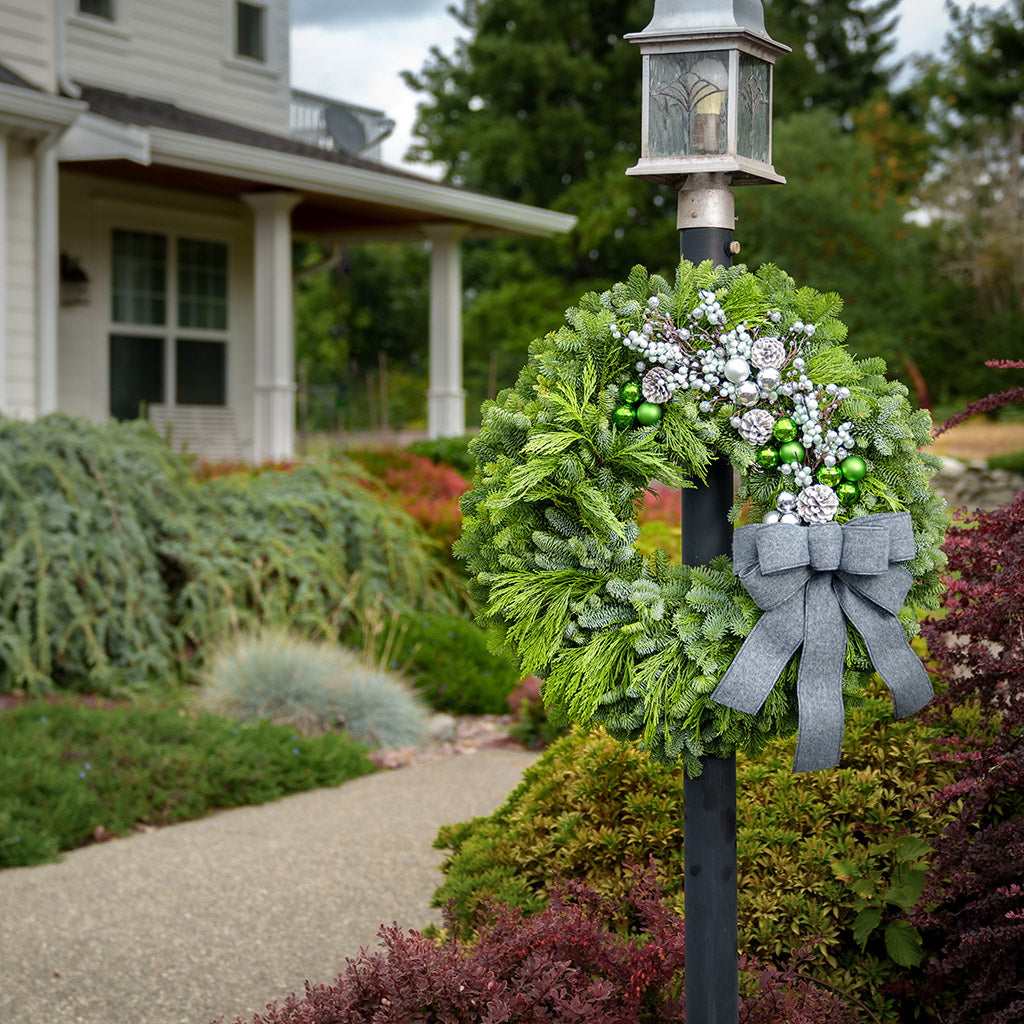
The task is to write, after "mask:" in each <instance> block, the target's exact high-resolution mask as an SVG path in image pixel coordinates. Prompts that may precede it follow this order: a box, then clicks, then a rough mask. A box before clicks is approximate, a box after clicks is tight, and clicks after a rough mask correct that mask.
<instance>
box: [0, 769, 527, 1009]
mask: <svg viewBox="0 0 1024 1024" xmlns="http://www.w3.org/2000/svg"><path fill="white" fill-rule="evenodd" d="M536 756H537V755H535V754H532V753H529V752H526V751H523V750H519V749H494V750H481V751H479V752H476V753H471V754H467V755H464V756H459V757H451V758H447V759H442V760H435V761H426V762H422V763H418V764H413V765H412V766H410V767H407V768H402V769H401V770H399V771H382V772H377V773H376V774H374V775H369V776H366V777H364V778H361V779H356V780H354V781H352V782H348V783H346V784H345V785H343V786H340V787H338V788H336V789H322V790H317V791H315V792H312V793H303V794H299V795H297V796H292V797H287V798H286V799H284V800H279V801H277V802H275V803H272V804H265V805H263V806H262V807H246V808H241V809H239V810H233V811H225V812H222V813H220V814H215V815H213V816H212V817H209V818H205V819H202V820H200V821H194V822H188V823H186V824H182V825H174V826H171V827H169V828H164V829H160V830H158V831H155V832H151V833H148V834H139V835H135V836H132V837H130V838H128V839H120V840H116V841H113V842H108V843H102V844H98V845H95V846H89V847H86V848H84V849H81V850H76V851H75V852H73V853H71V854H69V855H68V856H67V858H66V859H65V860H64V861H63V862H61V863H59V864H46V865H42V866H40V867H32V868H10V869H7V870H5V871H2V872H0V1024H207V1022H209V1021H211V1020H213V1019H214V1018H216V1017H218V1016H220V1015H221V1014H226V1015H227V1019H228V1020H233V1019H234V1017H235V1015H244V1016H247V1017H249V1016H251V1015H252V1014H253V1013H254V1012H256V1011H258V1010H262V1009H263V1007H264V1005H265V1004H266V1003H267V1002H269V1001H270V1000H272V999H283V998H284V997H285V996H286V995H287V994H288V993H289V992H291V991H292V990H299V991H301V990H302V986H303V982H304V981H305V980H306V979H307V978H308V979H309V980H310V981H329V980H331V979H333V978H334V976H335V975H336V974H337V973H338V972H339V971H340V970H341V969H342V968H343V967H344V964H345V958H346V957H347V956H353V955H355V954H356V953H357V952H358V950H359V948H360V947H361V946H374V945H375V944H376V933H377V929H378V927H379V926H380V924H381V923H382V922H384V923H390V922H392V921H398V922H399V923H400V924H402V925H403V926H406V927H411V928H422V927H423V926H424V925H425V924H426V923H427V922H428V921H430V920H437V912H436V911H434V910H432V909H431V908H430V906H429V900H430V895H431V893H432V892H433V891H434V889H435V888H436V887H437V885H438V884H439V882H440V878H441V876H440V873H439V871H438V867H439V865H440V862H441V859H442V853H441V851H438V850H434V849H432V847H431V842H432V840H433V838H434V835H435V833H436V831H437V829H438V827H439V826H440V825H442V824H445V823H447V822H454V821H462V820H465V819H466V818H469V817H473V816H475V815H481V814H487V813H489V812H490V811H492V810H493V809H494V808H495V807H497V806H498V805H499V804H500V803H501V802H502V801H503V799H504V797H505V795H506V794H507V793H508V792H509V791H510V790H511V789H512V788H513V787H514V786H515V785H516V784H517V783H518V782H519V778H520V776H521V774H522V772H523V770H524V769H525V768H526V767H527V765H529V764H530V763H531V762H532V761H533V760H534V758H535V757H536Z"/></svg>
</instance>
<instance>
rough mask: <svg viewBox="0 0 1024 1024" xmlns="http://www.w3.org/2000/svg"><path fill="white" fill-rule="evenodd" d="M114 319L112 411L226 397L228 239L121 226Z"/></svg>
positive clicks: (218, 401) (115, 249) (140, 411)
mask: <svg viewBox="0 0 1024 1024" xmlns="http://www.w3.org/2000/svg"><path fill="white" fill-rule="evenodd" d="M110 319H111V321H112V322H113V324H114V325H115V326H114V329H113V330H112V331H111V334H110V414H111V415H112V416H114V417H116V418H117V419H134V418H135V417H137V416H140V415H144V411H145V406H146V405H149V404H152V403H164V404H167V405H217V406H223V405H226V404H227V331H228V247H227V245H226V244H225V243H223V242H217V241H208V240H203V239H195V238H182V237H175V236H167V235H161V234H154V233H150V232H144V231H125V230H121V229H116V230H115V231H114V232H113V236H112V256H111V292H110ZM172 385H173V386H172Z"/></svg>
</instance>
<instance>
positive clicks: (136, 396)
mask: <svg viewBox="0 0 1024 1024" xmlns="http://www.w3.org/2000/svg"><path fill="white" fill-rule="evenodd" d="M163 400H164V342H163V338H133V337H130V336H128V335H124V334H113V335H111V337H110V415H111V416H114V417H115V418H116V419H119V420H133V419H136V418H137V417H138V416H139V415H140V413H141V409H140V406H142V405H149V404H152V403H153V402H162V401H163Z"/></svg>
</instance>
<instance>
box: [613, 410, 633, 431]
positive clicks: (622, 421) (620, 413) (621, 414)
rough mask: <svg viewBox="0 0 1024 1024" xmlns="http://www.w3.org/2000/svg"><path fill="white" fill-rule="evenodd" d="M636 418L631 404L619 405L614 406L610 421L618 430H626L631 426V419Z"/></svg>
mask: <svg viewBox="0 0 1024 1024" xmlns="http://www.w3.org/2000/svg"><path fill="white" fill-rule="evenodd" d="M635 419H636V413H635V412H634V411H633V407H632V406H631V405H620V406H618V407H617V408H616V410H615V412H613V413H612V422H613V423H614V424H615V426H617V427H618V428H619V430H627V429H628V428H629V427H631V426H633V421H634V420H635Z"/></svg>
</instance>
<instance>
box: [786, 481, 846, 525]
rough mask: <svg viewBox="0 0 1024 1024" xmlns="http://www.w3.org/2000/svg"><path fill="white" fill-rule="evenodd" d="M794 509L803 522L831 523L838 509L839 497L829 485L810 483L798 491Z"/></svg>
mask: <svg viewBox="0 0 1024 1024" xmlns="http://www.w3.org/2000/svg"><path fill="white" fill-rule="evenodd" d="M796 510H797V512H798V513H799V515H800V518H801V519H802V520H803V521H804V522H805V523H831V522H832V520H833V519H835V517H836V513H837V512H838V511H839V498H837V497H836V492H835V491H833V490H832V488H831V487H828V486H826V485H825V484H811V486H810V487H805V488H804V489H803V490H802V491H801V492H800V495H799V497H798V498H797V499H796Z"/></svg>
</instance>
